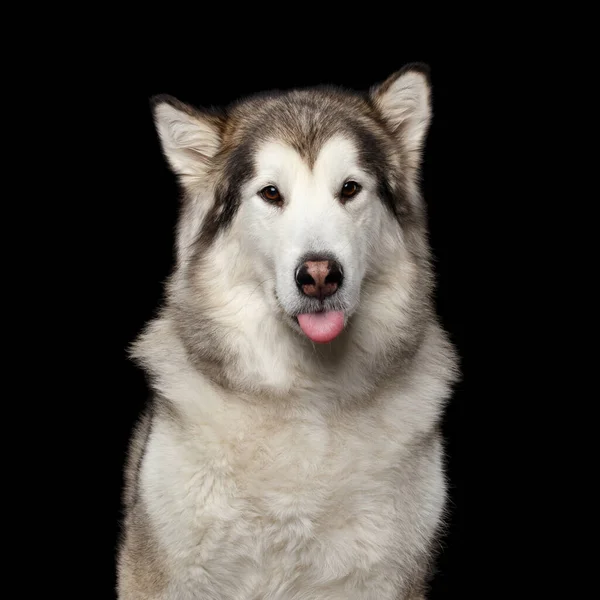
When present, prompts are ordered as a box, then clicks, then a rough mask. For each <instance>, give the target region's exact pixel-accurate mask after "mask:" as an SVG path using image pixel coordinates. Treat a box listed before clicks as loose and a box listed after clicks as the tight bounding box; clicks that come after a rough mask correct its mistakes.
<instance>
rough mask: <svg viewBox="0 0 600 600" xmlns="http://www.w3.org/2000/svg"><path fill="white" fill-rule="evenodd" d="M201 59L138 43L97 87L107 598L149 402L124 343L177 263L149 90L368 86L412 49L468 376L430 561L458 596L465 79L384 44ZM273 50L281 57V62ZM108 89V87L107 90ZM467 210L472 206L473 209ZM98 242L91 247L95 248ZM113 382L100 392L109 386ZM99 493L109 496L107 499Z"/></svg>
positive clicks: (444, 287)
mask: <svg viewBox="0 0 600 600" xmlns="http://www.w3.org/2000/svg"><path fill="white" fill-rule="evenodd" d="M192 58H197V60H188V61H186V62H185V65H183V64H182V63H181V62H179V61H174V60H173V59H172V57H171V58H169V57H166V59H165V60H162V61H161V60H156V59H152V60H150V59H148V58H145V56H144V52H143V49H141V48H140V49H136V50H134V51H133V52H130V53H128V54H127V56H124V57H123V60H122V61H121V60H120V59H118V58H116V59H115V58H113V59H112V60H111V61H110V63H108V62H107V63H106V71H105V72H103V73H102V77H101V78H100V79H99V83H98V90H97V93H98V94H101V95H103V96H104V98H103V99H102V100H101V102H100V103H99V104H100V109H101V110H103V111H104V113H105V114H104V115H103V117H104V118H100V119H98V120H97V121H93V122H91V123H88V126H90V127H91V128H92V129H94V128H95V130H94V132H95V134H96V135H97V136H98V138H99V139H102V140H103V150H104V151H103V153H102V156H103V158H102V164H101V165H99V167H100V169H96V170H97V171H100V172H101V176H102V182H103V183H102V185H103V190H102V192H101V194H100V197H101V198H102V200H101V202H100V203H99V205H98V206H95V207H94V211H95V213H96V215H97V216H96V218H97V220H98V223H101V226H102V227H103V229H104V232H105V233H104V236H103V242H102V248H101V250H100V251H101V253H102V259H101V264H102V270H103V271H102V277H103V282H105V284H106V289H104V290H101V291H100V292H99V294H100V295H101V302H102V309H103V310H104V311H105V312H106V314H107V315H108V314H110V319H106V322H107V324H108V326H107V327H106V329H105V330H104V331H101V332H99V334H100V335H102V336H105V337H106V339H107V340H108V346H107V350H106V351H104V349H103V352H102V361H103V362H102V364H103V373H102V383H103V384H104V387H102V386H100V387H102V389H103V391H104V393H103V399H102V414H103V416H106V417H107V418H106V422H107V423H108V425H107V426H108V427H109V428H110V435H108V436H104V439H103V447H105V448H108V454H106V452H105V454H104V456H105V457H106V456H108V457H109V460H108V463H107V464H108V473H109V474H108V485H105V486H102V489H101V492H102V498H103V508H102V509H101V516H99V517H98V518H99V520H100V521H101V522H102V523H103V524H104V523H106V527H105V528H104V529H103V530H102V535H103V536H104V539H105V542H106V545H105V546H104V547H105V548H106V552H104V553H103V558H102V562H101V564H102V574H103V575H102V577H103V579H102V581H101V582H98V586H97V590H98V592H99V595H98V597H102V598H110V597H111V594H113V591H112V590H113V588H114V582H115V570H114V555H115V549H116V544H117V539H118V532H119V526H120V524H119V520H120V517H121V512H120V510H121V505H120V493H121V485H122V469H123V463H124V459H125V451H126V447H127V442H128V437H129V435H130V432H131V428H132V425H133V423H134V422H135V419H136V417H137V415H138V413H139V411H140V409H141V408H142V406H143V405H144V402H145V401H146V398H147V395H148V388H147V386H146V382H145V379H144V376H143V374H142V373H141V372H140V371H139V370H138V369H137V368H136V367H135V366H134V365H133V364H132V363H131V362H129V360H128V359H127V356H126V348H127V346H128V344H129V343H130V342H131V341H132V340H133V338H134V337H135V335H136V334H137V333H138V332H139V331H140V329H141V327H142V326H143V324H144V323H145V322H146V321H147V320H148V319H149V318H150V317H151V316H152V315H153V313H154V311H155V310H156V307H157V306H158V305H159V303H160V301H161V297H162V284H163V282H164V279H165V277H166V276H167V274H168V273H169V271H170V269H171V266H172V263H173V242H174V226H175V221H176V216H177V210H178V197H179V192H178V189H177V186H176V183H175V178H174V176H173V175H172V174H171V172H170V171H169V170H168V168H167V166H166V164H165V162H164V159H163V157H162V155H161V152H160V148H159V144H158V140H157V137H156V134H155V130H154V126H153V123H152V118H151V113H150V107H149V98H150V97H151V96H152V95H154V94H158V93H168V94H171V95H174V96H176V97H178V98H179V99H181V100H183V101H186V102H189V103H192V104H197V105H220V104H226V103H228V102H230V101H232V100H234V99H237V98H239V97H240V96H243V95H245V94H249V93H252V92H255V91H260V90H264V89H271V88H281V89H285V88H290V87H301V86H309V85H313V84H321V83H334V84H340V85H343V86H346V87H350V88H356V89H367V88H369V87H370V86H371V85H372V84H374V83H376V82H379V81H381V80H383V79H385V78H386V77H387V76H388V75H389V74H390V73H392V72H393V71H395V70H397V69H398V68H400V67H401V66H402V65H403V64H405V63H406V62H410V61H415V60H418V61H424V62H426V63H427V64H429V66H430V67H431V74H432V85H433V107H434V117H433V121H432V126H431V129H430V132H429V136H428V139H427V144H426V148H425V153H424V163H423V191H424V197H425V200H426V203H427V205H428V212H429V224H430V232H431V244H432V247H433V251H434V255H435V260H436V269H437V276H438V291H437V296H436V302H437V307H438V312H439V314H440V315H441V318H442V321H443V323H444V325H445V327H446V328H447V330H448V331H449V332H450V335H451V337H452V339H453V341H454V342H455V344H456V345H457V347H458V350H459V353H460V355H461V361H462V371H463V379H462V382H461V383H460V384H459V385H458V386H457V387H456V389H455V393H454V396H453V398H452V401H451V402H450V404H449V406H448V408H447V411H446V416H445V419H444V434H445V438H446V448H447V472H448V478H449V482H450V509H451V521H450V528H449V532H448V535H447V536H446V537H445V539H444V540H443V546H442V552H441V553H440V555H439V558H438V561H437V573H436V576H435V578H434V580H433V582H432V590H431V595H430V597H431V598H458V597H464V595H465V593H466V590H467V586H466V581H465V579H464V578H463V549H464V548H463V545H464V542H463V537H464V535H463V534H464V518H465V517H464V513H465V492H464V487H465V482H464V477H463V472H464V468H463V464H464V460H463V449H462V446H463V444H462V443H461V441H462V439H463V434H464V433H465V429H466V407H468V405H469V399H470V397H471V396H472V391H471V389H472V386H471V383H470V381H471V380H470V377H469V364H470V357H471V355H472V351H470V348H469V347H468V341H467V339H466V337H465V329H466V322H467V314H466V309H464V308H463V306H465V302H464V300H465V289H466V287H465V285H464V284H465V278H466V264H468V261H466V260H465V256H466V254H465V252H467V251H468V248H467V240H468V239H469V235H468V234H469V228H470V227H471V224H470V222H469V219H467V217H466V215H467V213H468V212H469V211H470V212H471V215H472V214H473V210H474V203H473V201H472V198H473V197H474V194H473V193H472V192H469V191H468V190H469V183H470V181H469V175H468V170H467V169H465V164H464V154H463V153H462V149H463V145H464V139H463V137H464V131H465V122H464V118H463V114H462V113H461V110H459V106H461V108H464V98H465V95H466V88H465V86H464V81H462V80H461V74H460V72H459V71H458V70H457V69H456V68H455V66H454V63H453V61H452V60H451V59H450V57H449V56H448V55H447V54H445V53H442V52H440V53H432V52H429V53H428V52H424V53H415V52H412V53H404V54H402V53H393V54H392V53H390V52H389V50H385V51H384V50H383V49H382V50H381V51H380V52H377V51H373V52H371V53H370V54H369V55H368V57H364V56H363V57H361V58H360V59H359V55H357V54H356V53H354V54H353V55H352V56H350V55H348V54H347V53H345V52H344V51H343V49H340V50H339V51H338V52H337V53H332V54H329V55H327V56H324V55H321V54H319V53H318V52H316V53H313V54H312V55H311V54H306V55H299V57H297V58H294V59H292V58H291V57H286V56H285V50H281V53H280V55H279V56H278V59H275V58H273V48H270V49H268V50H265V52H264V53H262V54H261V53H260V52H253V53H252V55H245V54H244V53H241V54H238V56H237V57H236V58H235V60H232V59H225V58H221V59H217V58H215V57H211V58H210V60H208V59H207V58H208V57H206V56H204V55H202V53H201V52H200V51H199V54H198V56H197V57H192ZM278 60H279V62H278ZM107 89H109V90H110V92H111V93H109V94H106V93H105V92H106V90H107ZM471 218H472V216H471ZM97 250H98V249H97ZM108 390H109V392H108V393H107V391H108ZM104 499H105V501H104Z"/></svg>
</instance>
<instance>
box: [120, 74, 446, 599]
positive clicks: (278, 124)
mask: <svg viewBox="0 0 600 600" xmlns="http://www.w3.org/2000/svg"><path fill="white" fill-rule="evenodd" d="M153 110H154V116H155V121H156V125H157V129H158V132H159V135H160V139H161V142H162V147H163V151H164V153H165V156H166V158H167V160H168V162H169V164H170V166H171V167H172V169H173V170H174V172H175V173H176V174H177V176H178V178H179V181H180V184H181V187H182V189H183V191H184V200H183V207H182V212H181V217H180V222H179V228H178V237H177V264H176V267H175V269H174V272H173V274H172V277H171V278H170V280H169V283H168V294H167V300H166V302H165V306H164V307H163V309H162V310H161V312H160V315H159V316H158V317H157V318H156V319H154V320H153V321H152V322H151V323H150V324H149V326H148V327H147V329H146V330H145V332H144V333H143V335H141V336H140V338H139V339H138V341H137V342H136V344H135V345H134V351H133V355H134V356H135V358H136V359H137V360H138V361H139V363H140V364H141V365H142V366H143V367H144V368H145V369H146V371H147V372H148V373H149V375H150V377H151V381H152V387H153V390H154V398H153V401H152V402H151V404H150V406H149V408H148V410H147V412H146V413H145V414H144V416H143V417H142V418H141V420H140V422H139V424H138V427H137V428H136V430H135V433H134V436H133V440H132V443H131V451H130V456H129V464H128V467H127V472H126V487H125V495H124V503H125V510H126V516H125V522H124V535H123V539H122V543H121V548H120V551H119V558H118V573H119V583H118V589H119V597H120V598H121V599H122V600H142V599H143V600H150V599H153V600H158V599H161V600H166V599H173V600H175V599H181V600H187V599H202V600H221V599H223V600H225V599H226V600H229V599H231V600H309V599H314V600H317V599H318V600H333V599H336V600H342V599H343V600H353V599H362V600H367V599H370V600H388V599H389V600H398V599H417V598H423V597H424V590H425V585H426V581H427V575H428V572H429V567H430V563H431V557H432V553H433V550H434V546H435V543H436V542H435V540H436V536H437V535H438V533H439V528H440V524H441V522H442V517H443V512H444V505H445V496H446V485H445V479H444V469H443V451H442V441H441V438H440V432H439V424H440V419H441V412H442V409H443V404H444V401H445V400H446V399H447V398H448V397H449V394H450V390H451V386H452V384H453V382H454V381H455V380H456V378H457V367H456V358H455V353H454V350H453V347H452V345H451V344H450V343H449V341H448V340H447V337H446V335H445V333H444V332H443V330H442V328H441V327H440V325H439V324H438V321H437V319H436V316H435V312H434V310H433V306H432V299H431V296H432V290H433V276H432V269H431V265H430V251H429V246H428V242H427V227H426V217H425V209H424V205H423V201H422V199H421V196H420V192H419V187H418V172H419V165H420V160H421V151H422V144H423V141H424V138H425V136H426V132H427V129H428V125H429V121H430V112H431V109H430V85H429V76H428V71H427V69H426V67H424V66H422V65H410V66H408V67H405V68H404V69H403V70H402V71H399V72H398V73H395V74H394V75H392V76H391V77H390V78H389V79H388V80H387V81H385V82H384V83H383V84H381V85H379V86H377V87H375V88H373V89H372V90H371V91H370V92H369V93H366V94H359V93H354V92H349V91H344V90H340V89H334V88H318V89H310V90H296V91H290V92H273V93H269V94H263V95H259V96H255V97H252V98H249V99H246V100H244V101H242V102H239V103H237V104H235V105H233V106H231V107H229V108H227V109H226V110H223V111H217V110H212V109H211V110H199V109H195V108H191V107H189V106H187V105H184V104H182V103H180V102H179V101H177V100H175V99H173V98H170V97H165V96H161V97H158V98H156V99H155V101H154V103H153ZM349 178H350V179H352V180H354V181H357V182H358V183H359V184H360V185H361V186H362V189H361V191H360V192H359V193H358V194H357V196H356V197H355V198H352V199H350V200H349V201H347V202H343V201H341V198H340V197H339V194H338V191H339V190H340V188H341V186H342V185H343V184H344V182H345V181H347V180H348V179H349ZM267 185H276V186H277V187H278V189H279V190H280V192H281V194H282V198H283V201H282V204H281V206H275V205H273V204H269V203H268V202H266V201H265V200H264V199H263V198H262V197H261V196H260V195H259V194H258V193H257V192H258V191H259V190H261V189H262V188H264V187H265V186H267ZM315 253H317V254H318V253H321V254H324V255H325V256H333V257H335V258H336V259H337V260H339V262H340V264H341V265H342V267H343V269H344V284H343V286H341V287H340V289H339V291H338V293H336V294H335V295H334V296H332V297H330V298H328V299H327V300H326V301H325V304H324V308H326V309H328V310H332V309H333V310H343V311H344V314H345V327H344V330H343V331H342V333H341V334H340V335H339V336H338V337H337V338H336V339H334V340H333V341H332V342H330V343H327V344H314V343H312V342H311V341H310V340H309V339H308V338H307V337H306V336H305V335H304V334H303V333H302V330H301V329H300V327H299V326H298V322H297V320H296V317H297V315H298V314H300V313H303V312H311V311H314V310H317V308H316V305H315V304H311V302H317V301H316V300H310V299H307V298H305V297H303V296H302V294H301V293H300V291H299V289H298V287H297V286H296V285H295V281H294V270H295V268H296V266H297V265H298V264H299V261H301V260H302V259H305V258H306V257H307V256H309V255H314V254H315Z"/></svg>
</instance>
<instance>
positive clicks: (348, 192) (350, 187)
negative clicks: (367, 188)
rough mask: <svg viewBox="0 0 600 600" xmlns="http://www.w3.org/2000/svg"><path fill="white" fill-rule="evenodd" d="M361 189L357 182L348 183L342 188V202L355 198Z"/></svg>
mask: <svg viewBox="0 0 600 600" xmlns="http://www.w3.org/2000/svg"><path fill="white" fill-rule="evenodd" d="M360 190H361V187H360V185H358V183H356V181H346V183H345V184H344V185H343V186H342V192H341V195H342V200H349V199H350V198H353V197H354V196H356V194H358V192H360Z"/></svg>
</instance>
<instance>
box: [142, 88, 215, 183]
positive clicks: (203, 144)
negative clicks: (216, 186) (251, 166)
mask: <svg viewBox="0 0 600 600" xmlns="http://www.w3.org/2000/svg"><path fill="white" fill-rule="evenodd" d="M151 105H152V112H153V114H154V122H155V124H156V129H157V131H158V135H159V137H160V141H161V144H162V149H163V152H164V155H165V157H166V158H167V161H168V162H169V164H170V165H171V168H172V169H173V171H174V172H175V173H176V174H177V175H179V176H181V177H182V178H184V179H188V178H199V177H202V175H203V174H204V173H206V170H207V167H208V166H209V164H210V161H211V159H212V158H213V156H214V155H215V154H216V153H217V152H218V150H219V148H220V146H221V130H222V125H223V123H222V120H221V119H220V117H218V116H217V115H215V114H211V113H209V112H208V111H207V112H203V111H200V110H197V109H195V108H192V107H191V106H188V105H187V104H184V103H183V102H180V101H179V100H177V99H176V98H173V97H172V96H166V95H161V96H155V97H153V98H152V100H151Z"/></svg>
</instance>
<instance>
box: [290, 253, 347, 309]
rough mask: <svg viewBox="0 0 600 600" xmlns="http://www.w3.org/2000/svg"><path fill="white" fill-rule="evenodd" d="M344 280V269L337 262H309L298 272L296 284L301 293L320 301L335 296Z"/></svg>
mask: <svg viewBox="0 0 600 600" xmlns="http://www.w3.org/2000/svg"><path fill="white" fill-rule="evenodd" d="M343 280H344V274H343V272H342V267H341V266H340V263H338V262H337V260H321V259H319V258H316V259H314V260H307V261H306V262H304V263H302V264H301V265H300V266H299V267H298V269H297V270H296V284H297V285H298V288H299V289H300V291H301V292H302V293H303V294H305V295H306V296H310V297H311V298H318V299H319V300H324V299H325V298H327V297H328V296H332V295H333V294H335V293H336V292H337V291H338V288H340V287H341V285H342V281H343Z"/></svg>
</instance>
